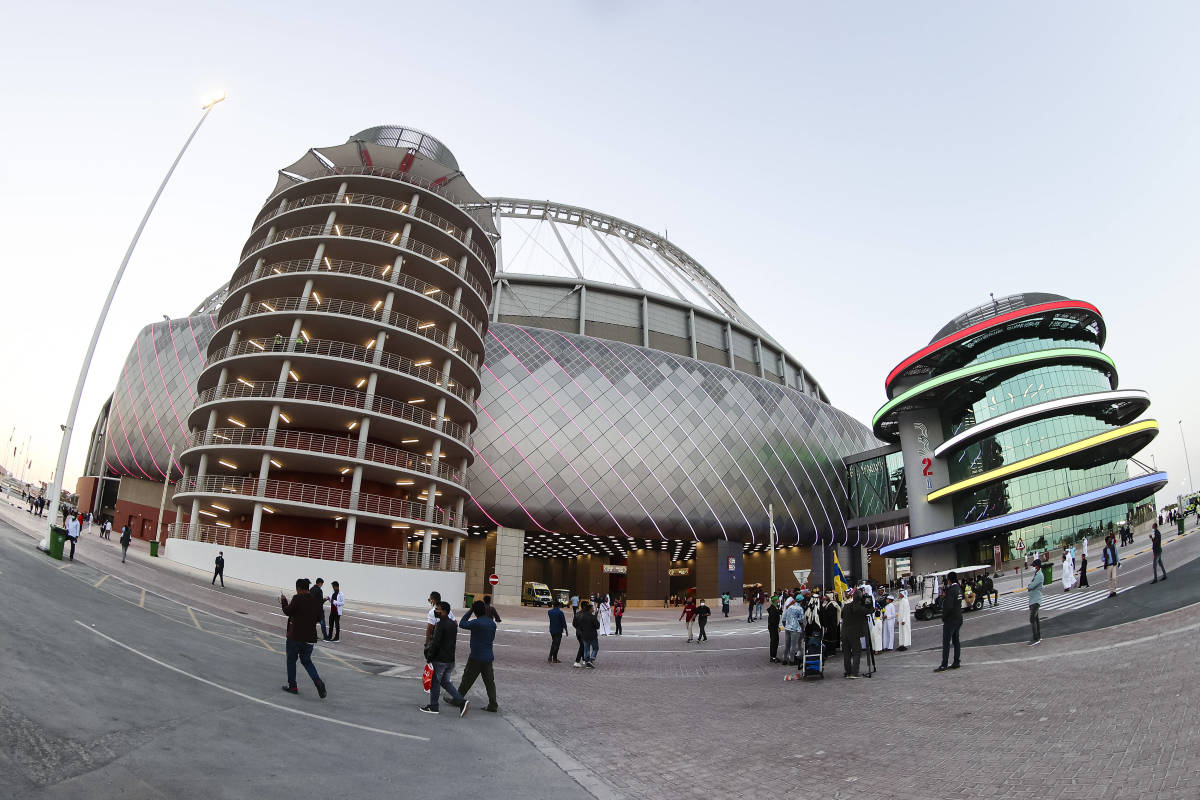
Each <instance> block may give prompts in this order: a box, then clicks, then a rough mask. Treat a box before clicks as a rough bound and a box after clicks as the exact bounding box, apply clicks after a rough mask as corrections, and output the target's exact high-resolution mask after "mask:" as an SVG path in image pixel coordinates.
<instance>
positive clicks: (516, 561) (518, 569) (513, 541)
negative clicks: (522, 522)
mask: <svg viewBox="0 0 1200 800" xmlns="http://www.w3.org/2000/svg"><path fill="white" fill-rule="evenodd" d="M495 572H496V575H497V576H498V577H499V578H500V583H498V584H496V586H494V587H492V600H493V601H494V602H496V603H498V604H501V603H513V604H519V603H520V602H521V587H522V584H523V583H524V580H525V578H524V575H525V531H523V530H520V529H518V528H504V527H501V528H497V529H496V566H495Z"/></svg>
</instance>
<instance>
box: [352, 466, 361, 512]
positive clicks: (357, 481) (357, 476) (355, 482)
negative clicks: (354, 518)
mask: <svg viewBox="0 0 1200 800" xmlns="http://www.w3.org/2000/svg"><path fill="white" fill-rule="evenodd" d="M361 491H362V467H361V466H358V467H355V468H354V475H353V476H352V477H351V478H350V508H352V509H357V508H358V495H359V492H361Z"/></svg>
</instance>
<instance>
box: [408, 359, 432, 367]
mask: <svg viewBox="0 0 1200 800" xmlns="http://www.w3.org/2000/svg"><path fill="white" fill-rule="evenodd" d="M432 363H433V359H432V358H424V359H421V360H420V361H414V362H413V366H414V367H428V366H429V365H430V364H432Z"/></svg>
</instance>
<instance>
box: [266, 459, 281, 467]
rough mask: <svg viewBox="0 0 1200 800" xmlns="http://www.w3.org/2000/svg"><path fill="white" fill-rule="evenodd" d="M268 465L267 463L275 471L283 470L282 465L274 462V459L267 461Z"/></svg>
mask: <svg viewBox="0 0 1200 800" xmlns="http://www.w3.org/2000/svg"><path fill="white" fill-rule="evenodd" d="M268 463H269V464H270V465H271V466H272V467H274V468H275V469H283V464H280V463H279V462H278V461H276V460H275V459H273V458H272V459H269V460H268Z"/></svg>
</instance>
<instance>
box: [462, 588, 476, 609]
mask: <svg viewBox="0 0 1200 800" xmlns="http://www.w3.org/2000/svg"><path fill="white" fill-rule="evenodd" d="M474 603H475V595H474V594H472V593H471V592H463V608H470V607H471V606H472V605H473V604H474Z"/></svg>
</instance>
